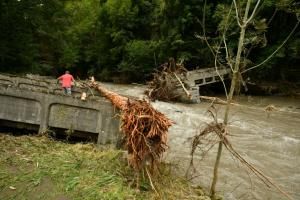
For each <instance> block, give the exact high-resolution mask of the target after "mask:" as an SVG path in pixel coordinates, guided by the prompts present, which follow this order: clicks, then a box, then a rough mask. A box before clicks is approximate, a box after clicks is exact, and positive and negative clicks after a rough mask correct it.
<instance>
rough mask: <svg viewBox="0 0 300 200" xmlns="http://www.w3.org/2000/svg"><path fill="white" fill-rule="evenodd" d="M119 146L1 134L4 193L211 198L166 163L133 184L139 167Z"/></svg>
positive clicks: (49, 198) (53, 199) (60, 199)
mask: <svg viewBox="0 0 300 200" xmlns="http://www.w3.org/2000/svg"><path fill="white" fill-rule="evenodd" d="M123 155H124V153H123V152H122V151H119V150H114V149H105V150H100V149H99V148H96V147H95V146H94V144H67V143H63V142H59V141H54V140H52V139H49V138H47V137H44V136H43V137H34V136H21V137H14V136H10V135H4V134H0V199H1V200H2V199H3V200H9V199H14V200H15V199H16V200H27V199H28V200H35V199H46V200H71V199H72V200H73V199H74V200H77V199H78V200H84V199H86V200H94V199H95V200H96V199H101V200H105V199H112V200H118V199H120V200H123V199H130V200H131V199H132V200H133V199H174V200H175V199H176V200H177V199H209V198H208V197H205V196H202V195H203V191H202V190H201V189H200V188H192V187H190V186H189V184H188V183H187V182H186V181H185V180H183V179H181V178H179V177H177V176H175V175H174V174H173V173H172V168H171V167H170V166H167V165H165V167H163V168H162V169H161V174H160V176H159V177H157V178H153V183H154V185H155V188H156V190H157V191H158V193H159V195H158V194H156V192H154V191H153V190H152V189H151V186H150V183H149V180H148V178H147V177H144V178H143V179H142V181H141V186H140V189H139V190H137V189H136V188H135V187H132V186H131V185H132V184H131V183H132V182H133V180H134V178H133V177H134V175H133V174H134V173H133V172H132V170H131V169H130V168H129V167H128V166H127V162H126V160H125V158H124V156H123Z"/></svg>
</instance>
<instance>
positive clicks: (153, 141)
mask: <svg viewBox="0 0 300 200" xmlns="http://www.w3.org/2000/svg"><path fill="white" fill-rule="evenodd" d="M90 86H92V87H93V88H95V89H97V90H98V91H99V92H100V93H101V94H102V95H103V96H105V97H106V98H107V99H109V100H110V101H111V102H112V104H113V105H114V106H116V107H117V108H118V109H120V110H121V120H122V124H121V130H122V132H123V133H124V136H125V140H126V148H127V150H128V162H129V164H130V165H131V166H132V167H133V168H134V169H135V170H136V171H141V170H143V168H144V167H146V165H150V167H151V169H154V168H155V167H157V164H158V163H159V161H160V158H161V157H162V154H163V153H164V152H165V151H166V148H167V138H168V135H167V134H168V129H169V127H170V126H171V125H172V123H173V122H172V121H171V120H170V119H168V118H167V117H166V116H165V115H164V114H162V113H161V112H159V111H157V110H155V109H154V108H153V107H152V106H151V105H150V104H149V103H148V102H147V101H145V100H135V99H129V98H127V97H124V96H121V95H119V94H117V93H114V92H112V91H109V90H107V89H105V88H104V87H103V86H102V85H101V84H99V83H96V82H95V81H94V79H92V80H91V82H90Z"/></svg>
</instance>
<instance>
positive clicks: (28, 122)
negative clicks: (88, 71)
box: [0, 75, 119, 144]
mask: <svg viewBox="0 0 300 200" xmlns="http://www.w3.org/2000/svg"><path fill="white" fill-rule="evenodd" d="M81 92H82V89H80V88H76V89H75V90H74V91H73V94H72V97H70V96H65V95H63V92H62V89H61V88H60V86H59V85H58V84H57V83H56V80H55V79H42V78H40V79H36V78H28V77H17V76H9V75H0V126H15V127H22V128H26V129H33V130H36V131H38V132H45V131H47V130H52V129H54V130H55V129H62V130H69V132H74V133H76V134H81V135H83V136H84V135H86V136H92V137H96V138H97V141H98V143H99V144H106V143H115V142H116V141H117V140H118V138H119V119H118V118H117V117H115V116H116V114H117V113H116V112H115V110H114V108H113V106H112V105H111V103H110V102H109V101H107V100H106V99H105V98H104V97H101V96H99V95H98V94H97V92H95V91H94V92H93V91H92V90H88V91H85V92H87V94H88V98H89V100H88V101H81V100H80V94H81Z"/></svg>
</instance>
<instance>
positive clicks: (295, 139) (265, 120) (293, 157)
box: [105, 84, 300, 200]
mask: <svg viewBox="0 0 300 200" xmlns="http://www.w3.org/2000/svg"><path fill="white" fill-rule="evenodd" d="M105 86H106V87H107V88H108V89H111V90H113V91H115V92H117V93H119V94H123V95H130V96H136V97H140V98H142V97H143V91H144V89H145V86H140V85H113V84H105ZM235 100H236V102H237V103H239V104H240V105H239V106H232V107H231V110H230V120H229V121H230V125H229V132H230V133H231V135H232V136H229V140H230V141H231V143H232V145H233V147H234V148H235V150H236V151H237V152H239V154H240V155H242V156H243V157H244V158H245V159H246V160H247V161H248V162H249V163H251V164H252V165H253V166H255V167H256V168H257V169H259V170H260V171H262V172H263V173H264V175H266V176H267V177H270V178H271V179H272V180H273V182H275V183H276V184H277V185H278V186H280V188H281V189H282V190H284V191H286V192H287V193H289V195H290V196H291V197H292V198H293V199H300V167H299V166H300V99H299V98H289V97H279V96H278V97H276V96H272V97H271V96H269V97H253V96H252V97H251V96H248V97H247V96H240V97H238V99H235ZM152 105H153V106H154V107H155V108H156V109H158V110H159V111H161V112H163V113H164V114H166V115H167V116H168V117H169V118H170V119H172V120H173V121H174V122H175V123H176V124H174V125H173V126H172V127H171V128H170V131H169V142H168V144H169V150H168V152H167V153H166V155H165V159H166V160H167V161H169V162H172V163H175V164H177V165H178V166H180V168H181V169H182V172H185V170H186V169H187V168H188V166H189V161H190V151H191V141H190V140H189V138H191V137H193V136H194V135H195V134H196V133H198V132H199V130H201V128H203V127H204V126H205V125H206V124H207V123H209V122H211V121H212V118H211V117H210V115H209V114H208V113H207V109H208V108H209V106H210V103H209V102H201V103H200V104H182V103H166V102H160V101H156V102H154V103H153V104H152ZM268 105H273V107H274V108H275V109H273V111H270V112H269V113H267V112H266V111H265V107H266V106H268ZM216 109H217V113H218V118H219V120H220V122H221V121H222V118H223V115H224V106H222V105H216ZM216 152H217V145H216V146H215V147H214V148H213V149H212V150H211V151H210V152H209V153H208V154H207V155H206V156H205V157H202V156H201V154H200V152H196V154H195V160H194V166H195V167H196V172H195V174H193V177H194V178H193V179H192V180H193V183H194V184H199V185H201V186H202V187H204V188H206V189H207V190H209V187H210V183H211V180H212V173H213V166H214V161H215V157H216ZM217 192H218V194H220V195H221V196H223V197H224V199H225V200H227V199H228V200H236V199H238V200H241V199H243V200H254V199H257V200H282V199H287V198H286V197H285V196H283V195H282V194H281V193H279V192H278V191H277V190H276V189H274V188H272V187H271V188H269V187H267V186H266V185H265V184H264V183H262V182H261V181H260V180H259V179H258V178H257V177H255V176H254V175H253V174H252V173H251V172H250V171H249V170H248V169H247V168H246V167H245V166H244V165H242V164H241V163H240V162H239V161H238V160H236V159H235V158H233V156H232V155H231V154H230V153H229V152H228V151H227V150H226V149H225V148H223V154H222V157H221V164H220V169H219V180H218V183H217Z"/></svg>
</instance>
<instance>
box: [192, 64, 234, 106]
mask: <svg viewBox="0 0 300 200" xmlns="http://www.w3.org/2000/svg"><path fill="white" fill-rule="evenodd" d="M230 73H231V69H230V68H219V69H218V71H216V68H214V67H212V68H204V69H197V70H192V71H188V72H187V74H186V79H187V80H186V84H188V85H189V87H190V91H189V92H190V93H191V95H192V99H193V100H196V101H198V100H199V96H200V87H201V86H204V85H209V84H212V83H216V82H220V81H221V79H222V80H224V79H227V78H228V77H229V74H230Z"/></svg>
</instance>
